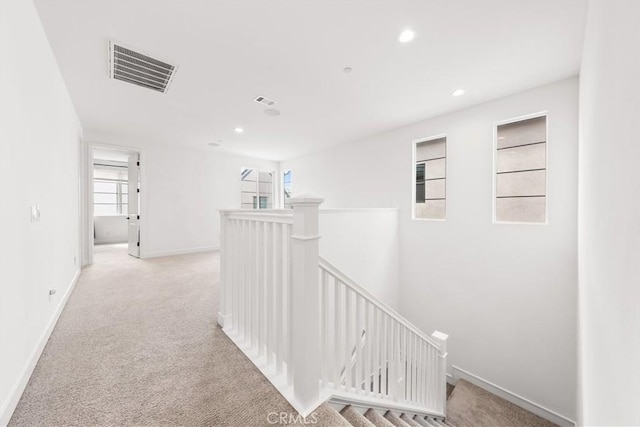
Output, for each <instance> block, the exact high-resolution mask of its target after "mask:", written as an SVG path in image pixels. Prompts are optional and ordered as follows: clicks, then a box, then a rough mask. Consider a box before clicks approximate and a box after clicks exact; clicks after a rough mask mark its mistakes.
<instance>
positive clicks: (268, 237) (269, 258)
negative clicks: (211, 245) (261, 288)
mask: <svg viewBox="0 0 640 427" xmlns="http://www.w3.org/2000/svg"><path fill="white" fill-rule="evenodd" d="M274 225H275V224H274V223H269V224H265V228H264V233H265V234H264V250H265V261H264V263H265V270H266V280H267V301H266V308H265V341H266V342H267V348H266V352H267V364H268V365H271V363H272V362H273V347H274V341H275V340H274V338H273V331H274V324H275V313H274V310H273V305H274V304H273V297H274V285H273V258H274V257H273V255H274V253H273V227H274Z"/></svg>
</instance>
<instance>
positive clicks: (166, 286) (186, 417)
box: [10, 245, 349, 426]
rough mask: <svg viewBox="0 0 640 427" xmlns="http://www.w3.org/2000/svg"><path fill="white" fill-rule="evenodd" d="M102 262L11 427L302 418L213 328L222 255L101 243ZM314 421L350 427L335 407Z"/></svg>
mask: <svg viewBox="0 0 640 427" xmlns="http://www.w3.org/2000/svg"><path fill="white" fill-rule="evenodd" d="M95 261H96V263H95V265H93V266H91V267H89V268H87V269H85V271H84V272H83V273H82V275H81V277H80V280H79V282H78V284H77V285H76V288H75V290H74V292H73V294H72V295H71V297H70V299H69V301H68V303H67V306H66V308H65V309H64V311H63V313H62V315H61V317H60V320H59V321H58V325H57V326H56V328H55V330H54V332H53V334H52V336H51V338H50V340H49V342H48V344H47V346H46V348H45V350H44V353H43V354H42V357H41V358H40V361H39V362H38V365H37V366H36V369H35V371H34V373H33V376H32V377H31V380H30V381H29V384H28V385H27V388H26V390H25V392H24V394H23V396H22V399H21V400H20V402H19V404H18V407H17V409H16V411H15V412H14V415H13V418H12V419H11V422H10V425H12V426H61V425H65V426H67V425H69V426H89V425H92V426H94V425H100V426H102V425H117V426H130V425H154V426H172V425H184V426H267V425H270V424H269V420H268V419H267V416H268V415H269V414H270V413H280V412H282V413H285V415H286V414H288V413H292V414H294V416H295V415H296V412H295V411H294V410H293V408H292V407H291V406H290V405H289V404H288V403H287V401H286V400H284V398H282V396H281V395H280V394H279V393H278V392H277V391H276V390H275V389H274V388H273V387H272V386H271V384H270V383H269V382H268V381H267V380H266V379H265V378H264V377H263V376H262V374H261V373H260V372H259V371H258V370H257V369H256V368H255V367H254V366H253V364H252V363H251V362H250V361H249V360H248V359H246V358H245V357H244V355H243V354H242V353H241V352H240V351H239V350H238V349H237V348H236V346H235V345H234V344H233V343H232V342H231V341H230V340H229V339H228V338H227V336H226V335H225V334H224V333H223V332H222V330H221V329H220V328H219V327H218V325H217V324H216V317H217V305H218V303H217V285H218V271H219V259H218V254H217V253H203V254H193V255H182V256H175V257H167V258H157V259H152V260H139V259H135V258H132V257H129V256H128V255H127V254H126V248H125V246H122V245H120V246H98V247H97V248H96V255H95ZM272 417H273V415H272ZM272 419H273V418H272ZM317 419H318V420H319V422H318V423H316V424H315V425H319V426H340V425H349V424H348V423H347V422H346V420H345V419H344V418H342V417H341V416H340V415H339V414H338V413H337V412H336V411H334V410H333V409H331V408H330V407H328V406H322V407H321V408H320V409H319V410H318V411H317ZM295 424H302V423H295Z"/></svg>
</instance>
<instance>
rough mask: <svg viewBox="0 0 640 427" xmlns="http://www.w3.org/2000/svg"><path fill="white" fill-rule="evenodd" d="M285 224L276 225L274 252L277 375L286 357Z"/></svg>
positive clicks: (280, 371)
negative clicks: (283, 271)
mask: <svg viewBox="0 0 640 427" xmlns="http://www.w3.org/2000/svg"><path fill="white" fill-rule="evenodd" d="M284 227H285V225H284V224H274V251H275V253H276V255H275V266H274V267H275V282H276V297H275V306H274V310H275V317H276V324H275V327H274V329H275V338H276V343H275V351H276V373H277V374H281V373H282V368H283V365H282V362H283V360H282V357H283V355H284V346H285V344H284V326H283V312H284V304H283V302H284V291H283V287H284V278H283V274H282V258H283V252H284V250H283V234H284Z"/></svg>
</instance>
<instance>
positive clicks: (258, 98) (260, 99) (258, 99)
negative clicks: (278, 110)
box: [253, 96, 276, 107]
mask: <svg viewBox="0 0 640 427" xmlns="http://www.w3.org/2000/svg"><path fill="white" fill-rule="evenodd" d="M253 100H254V101H256V102H257V103H258V104H262V105H266V106H267V107H271V106H273V105H276V101H274V100H273V99H269V98H267V97H266V96H256V97H255V98H254V99H253Z"/></svg>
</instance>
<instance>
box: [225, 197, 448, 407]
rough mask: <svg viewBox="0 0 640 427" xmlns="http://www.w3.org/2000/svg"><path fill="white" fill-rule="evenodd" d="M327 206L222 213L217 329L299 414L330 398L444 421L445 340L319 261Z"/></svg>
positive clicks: (299, 201) (296, 202)
mask: <svg viewBox="0 0 640 427" xmlns="http://www.w3.org/2000/svg"><path fill="white" fill-rule="evenodd" d="M321 203H322V199H319V198H315V197H308V196H307V197H297V198H292V199H291V204H292V206H293V210H256V211H252V210H225V211H221V216H220V218H221V236H220V241H221V248H220V249H221V251H220V261H221V264H220V280H221V286H220V311H219V313H218V323H219V324H220V325H221V326H222V328H223V330H224V332H225V333H226V334H227V335H228V336H229V338H230V339H231V340H232V341H233V342H234V343H235V344H236V345H237V346H238V347H239V348H240V349H241V350H242V351H243V352H244V353H245V355H246V356H247V357H248V358H249V359H250V360H251V361H252V362H253V363H254V364H255V365H256V366H257V367H258V368H259V369H260V370H261V372H262V373H263V374H264V375H265V377H267V379H269V381H271V383H272V384H273V385H274V386H275V387H276V388H277V389H278V391H279V392H280V393H281V394H282V395H283V396H284V397H285V398H286V399H287V400H288V401H289V403H291V405H292V406H293V407H294V408H295V409H296V410H297V411H298V412H299V413H300V414H301V415H302V416H307V415H309V414H310V413H311V412H312V411H313V410H314V409H316V408H317V407H318V406H319V405H320V404H321V403H323V402H324V401H326V400H327V399H331V400H332V401H334V402H337V403H341V402H342V403H350V404H362V405H367V406H369V407H375V408H380V409H395V410H400V411H403V412H405V413H413V414H416V415H432V416H433V415H435V416H442V417H443V416H444V414H445V409H446V407H445V405H446V357H447V352H446V340H447V336H446V335H445V334H442V333H439V332H435V333H434V334H433V335H432V336H427V335H425V334H424V333H422V332H421V331H420V330H419V329H418V328H416V327H415V326H413V325H412V324H411V323H409V322H408V321H407V320H406V319H404V318H403V317H402V316H400V315H399V314H398V313H396V312H395V311H394V310H393V309H391V308H390V307H388V306H387V305H386V304H384V303H383V302H381V301H379V300H378V299H377V298H375V297H374V296H372V295H371V294H370V293H368V292H367V291H366V290H365V289H363V288H362V287H361V286H359V285H357V284H356V283H355V282H354V281H353V280H351V279H350V278H349V277H347V276H346V275H345V274H343V273H342V272H341V271H340V270H338V269H337V268H336V267H334V266H332V265H331V264H330V263H329V262H327V261H326V260H324V259H323V258H321V257H320V255H319V242H318V241H319V239H320V235H319V206H320V204H321Z"/></svg>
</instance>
